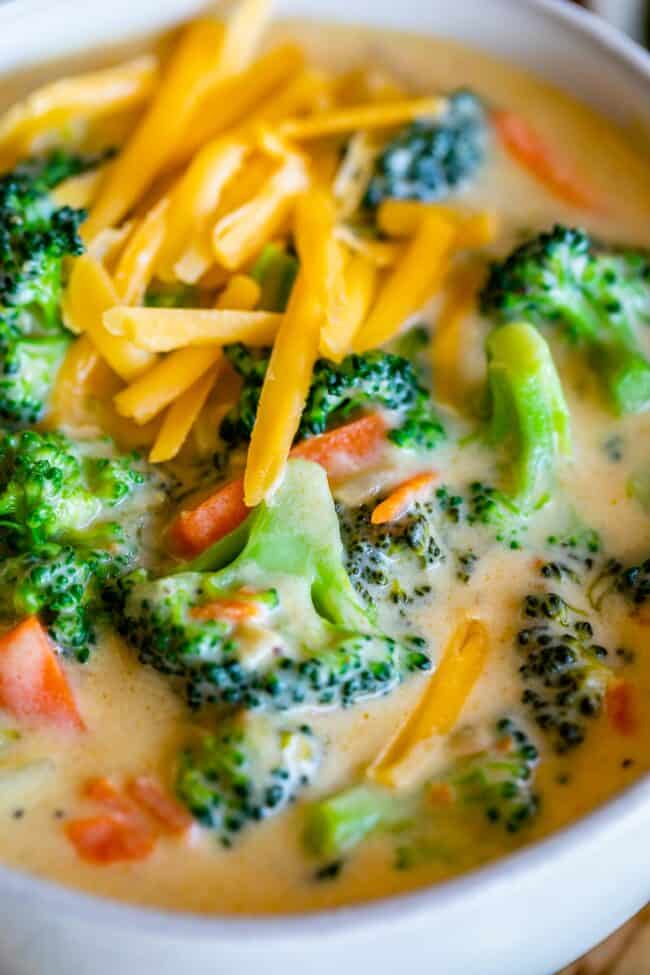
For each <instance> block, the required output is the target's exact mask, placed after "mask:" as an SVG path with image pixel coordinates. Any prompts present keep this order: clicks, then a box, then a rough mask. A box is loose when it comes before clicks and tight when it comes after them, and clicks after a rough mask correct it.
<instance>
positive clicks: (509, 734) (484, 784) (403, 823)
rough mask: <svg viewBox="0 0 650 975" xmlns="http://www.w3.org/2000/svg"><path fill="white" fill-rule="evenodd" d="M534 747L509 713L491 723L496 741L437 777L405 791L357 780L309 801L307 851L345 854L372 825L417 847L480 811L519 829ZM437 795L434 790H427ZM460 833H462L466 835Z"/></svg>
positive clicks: (530, 807)
mask: <svg viewBox="0 0 650 975" xmlns="http://www.w3.org/2000/svg"><path fill="white" fill-rule="evenodd" d="M537 759H538V754H537V749H536V748H535V746H534V745H533V744H532V742H531V741H530V739H529V738H528V737H527V735H526V734H524V732H523V731H521V730H519V729H518V728H517V727H516V726H515V724H514V723H513V722H512V721H511V720H510V719H509V718H504V719H502V720H500V721H499V722H497V725H496V728H495V735H494V744H493V745H492V746H491V747H490V748H488V749H485V750H483V751H481V752H477V753H475V754H473V755H469V756H465V757H461V758H459V759H457V761H456V762H455V763H453V764H452V766H451V767H450V768H449V769H448V770H447V771H446V772H444V773H443V774H442V775H441V776H439V777H436V778H435V779H433V780H429V781H428V782H427V783H426V784H425V785H424V786H422V787H419V788H417V789H415V790H412V791H409V792H402V791H397V792H393V791H388V790H386V789H383V788H381V787H379V786H376V785H370V784H368V785H357V786H353V787H352V788H351V789H347V790H344V791H343V792H339V793H336V794H335V795H333V796H329V797H328V798H326V799H322V800H320V801H318V802H314V803H312V804H311V805H309V806H308V807H307V810H306V821H305V831H304V839H305V844H306V846H307V848H308V849H309V851H310V852H311V853H313V854H314V855H316V856H319V857H323V858H328V859H331V858H333V857H338V856H341V855H342V854H344V853H349V852H350V851H351V850H352V849H353V848H354V847H356V846H358V845H359V844H360V843H361V842H362V841H363V840H364V839H366V837H368V836H370V835H371V834H373V833H375V832H377V831H384V832H394V833H395V834H396V835H397V836H399V839H400V844H401V849H402V850H403V849H404V844H405V843H407V844H411V843H412V844H415V845H416V846H417V845H419V844H421V843H423V842H426V837H427V836H431V835H433V836H435V835H436V833H437V832H438V831H441V830H442V829H444V828H445V826H446V825H447V824H446V823H445V819H446V818H447V817H451V818H452V820H453V821H455V822H456V823H457V825H458V826H459V828H460V829H462V831H463V834H464V835H465V834H466V828H467V826H469V825H470V824H471V822H472V820H475V819H476V817H477V816H478V818H479V820H483V821H485V820H486V819H487V820H488V821H489V822H490V823H494V824H499V825H500V826H501V827H502V828H504V829H505V830H506V832H508V833H515V832H518V831H519V830H520V829H521V828H522V826H523V825H524V824H525V823H527V822H528V821H529V820H531V819H532V818H533V816H534V815H535V814H536V812H537V809H538V806H539V800H538V798H537V795H536V793H535V790H534V778H533V769H534V768H535V765H536V764H537ZM440 786H444V787H446V788H447V789H448V790H449V798H450V800H451V803H450V805H449V806H446V805H445V806H440V807H437V806H436V804H435V802H433V801H432V787H433V789H434V790H437V789H439V787H440ZM433 794H434V795H435V792H434V793H433ZM465 839H466V836H465Z"/></svg>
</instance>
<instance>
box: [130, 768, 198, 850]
mask: <svg viewBox="0 0 650 975" xmlns="http://www.w3.org/2000/svg"><path fill="white" fill-rule="evenodd" d="M126 789H127V792H128V794H129V795H130V796H131V798H132V799H135V801H136V802H138V803H139V804H140V805H141V806H142V807H143V808H144V809H146V810H147V812H148V813H150V814H151V815H152V816H153V817H154V819H155V820H156V822H157V823H158V825H159V826H161V827H162V828H163V830H164V831H165V832H166V833H173V834H175V835H181V834H183V833H186V832H187V830H188V829H190V827H191V826H192V823H193V819H192V817H191V816H190V814H189V813H188V811H187V810H186V809H184V808H183V807H182V806H181V805H179V804H178V803H177V802H176V800H175V799H174V798H173V796H171V795H169V793H168V792H166V791H165V790H164V789H163V787H162V786H161V784H160V782H158V780H157V779H155V778H153V776H150V775H139V776H138V777H137V778H136V779H131V781H130V782H128V783H127V786H126Z"/></svg>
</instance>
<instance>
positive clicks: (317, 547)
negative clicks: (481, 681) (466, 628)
mask: <svg viewBox="0 0 650 975" xmlns="http://www.w3.org/2000/svg"><path fill="white" fill-rule="evenodd" d="M269 588H273V589H274V590H275V592H276V596H277V598H274V600H273V601H272V602H273V604H272V605H269V603H268V601H267V602H266V603H264V604H260V605H259V607H258V610H259V612H258V614H257V616H256V617H254V618H252V619H251V618H250V615H249V618H248V619H247V620H246V621H245V622H243V623H242V622H237V621H236V620H233V619H232V617H230V618H229V616H228V612H227V610H224V609H223V607H224V605H225V604H229V603H230V602H232V601H233V600H234V601H235V602H236V603H237V602H241V599H242V597H245V598H250V596H251V593H252V594H255V593H260V592H262V593H263V592H268V590H269ZM112 602H113V607H114V612H115V619H116V623H117V626H118V628H119V629H120V630H121V632H122V633H123V634H124V636H125V638H126V640H127V641H128V642H129V643H130V644H131V645H133V646H134V647H136V648H137V650H138V651H139V656H140V659H141V660H142V661H143V662H144V663H147V664H150V665H151V666H153V667H155V668H156V669H157V670H159V671H161V672H163V673H166V674H169V675H170V676H172V677H175V678H176V679H177V681H178V682H180V683H181V685H183V686H184V689H185V693H186V696H187V700H188V703H189V704H190V706H192V707H198V706H200V705H203V704H205V703H229V704H238V705H242V706H243V707H245V708H248V709H252V708H260V709H267V710H286V709H288V708H296V707H331V706H335V705H340V706H346V705H350V704H353V703H354V702H356V701H358V700H362V699H365V698H369V697H373V696H376V695H378V694H384V693H386V692H388V691H390V690H391V689H392V688H393V687H394V686H395V685H396V684H397V683H398V682H399V681H400V679H401V678H402V676H403V675H404V674H405V673H409V672H411V671H415V670H421V669H426V668H428V667H429V666H430V664H429V660H428V657H427V656H426V655H425V654H424V653H422V652H421V651H420V650H409V649H406V648H404V647H402V646H400V645H399V644H397V643H396V642H395V641H394V640H392V639H390V638H389V637H387V636H385V635H384V634H382V633H380V632H378V631H377V629H376V626H375V624H374V622H373V620H372V619H371V617H370V615H369V613H368V612H367V611H366V609H365V608H364V607H363V605H362V603H361V602H360V601H359V599H358V597H357V595H356V593H355V591H354V589H353V587H352V585H351V583H350V580H349V579H348V576H347V574H346V572H345V569H344V566H343V551H342V546H341V539H340V535H339V528H338V522H337V518H336V512H335V509H334V503H333V501H332V496H331V494H330V491H329V487H328V485H327V478H326V475H325V472H324V471H323V469H322V468H321V467H319V466H318V465H316V464H312V463H308V462H305V461H297V460H295V461H291V462H290V463H289V465H288V467H287V471H286V473H285V476H284V480H283V482H282V484H281V485H280V487H279V488H278V490H277V491H276V493H275V495H274V496H273V498H272V499H270V500H269V501H265V502H263V503H262V504H261V505H259V507H258V508H256V509H255V510H254V511H253V513H252V514H251V515H250V516H249V518H248V520H247V521H246V522H245V523H244V524H243V525H242V526H241V527H240V528H238V529H236V531H235V532H233V533H232V534H231V535H229V536H226V538H224V539H222V540H221V541H220V542H218V543H217V544H216V545H215V546H213V547H212V548H211V549H208V551H207V552H205V553H204V554H203V555H201V556H199V558H198V559H197V560H196V561H195V562H194V563H190V564H189V565H187V566H185V567H184V570H183V571H180V572H178V573H176V574H174V575H171V576H167V577H164V578H162V579H157V580H153V579H150V578H149V577H148V575H147V573H145V572H143V571H138V572H136V573H133V574H132V575H129V576H126V577H124V578H123V579H121V580H119V582H118V584H117V586H116V587H115V590H114V593H113V595H112Z"/></svg>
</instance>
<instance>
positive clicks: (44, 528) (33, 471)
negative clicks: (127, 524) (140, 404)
mask: <svg viewBox="0 0 650 975" xmlns="http://www.w3.org/2000/svg"><path fill="white" fill-rule="evenodd" d="M95 450H96V444H95V443H94V442H90V443H88V444H84V443H81V442H76V443H73V442H72V441H71V440H70V439H69V438H68V437H66V436H64V435H63V434H61V433H56V432H52V433H39V432H37V431H35V430H23V431H20V432H17V433H7V434H5V435H4V436H2V437H0V523H1V524H2V526H3V529H4V531H3V541H2V548H4V549H5V550H6V551H8V552H10V553H14V552H24V551H29V550H30V549H31V548H33V547H35V546H39V545H42V544H44V543H46V542H50V541H56V542H64V541H68V542H71V541H77V540H80V539H81V540H83V541H84V543H85V544H93V539H94V543H95V544H101V543H102V542H106V543H110V542H113V543H117V542H119V541H120V540H121V539H122V538H123V531H122V529H121V527H120V525H118V524H116V523H115V522H113V521H109V520H108V519H109V516H112V515H113V512H114V510H115V509H116V508H117V507H118V506H119V505H120V504H122V502H124V501H125V500H126V499H128V498H129V497H130V496H131V495H132V494H133V492H134V491H135V489H136V488H138V487H139V486H141V485H143V484H144V481H145V478H144V475H143V474H142V473H141V472H140V471H139V470H138V468H137V464H136V460H137V458H136V457H135V456H134V455H131V456H125V457H119V458H111V457H107V456H100V455H98V454H96V453H95V452H94V451H95ZM107 452H108V450H107ZM91 529H92V531H91Z"/></svg>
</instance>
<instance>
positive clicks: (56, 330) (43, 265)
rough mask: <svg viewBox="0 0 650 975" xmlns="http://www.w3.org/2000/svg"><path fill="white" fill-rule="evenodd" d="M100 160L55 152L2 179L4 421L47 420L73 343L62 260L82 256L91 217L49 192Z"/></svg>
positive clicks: (0, 395) (0, 391) (0, 364)
mask: <svg viewBox="0 0 650 975" xmlns="http://www.w3.org/2000/svg"><path fill="white" fill-rule="evenodd" d="M95 162H96V161H95V160H84V159H81V158H80V157H78V156H69V155H66V154H64V153H62V152H55V153H53V154H51V155H50V156H47V157H45V158H43V159H29V160H27V161H26V162H23V163H20V164H19V165H18V166H17V167H16V168H15V169H13V170H12V171H11V172H9V173H6V174H5V175H4V176H3V177H2V178H0V417H1V418H2V419H3V420H5V421H6V422H8V423H11V424H15V425H24V424H29V423H33V422H35V421H36V420H38V419H40V417H41V416H42V414H43V412H44V410H45V407H46V403H47V399H48V396H49V391H50V389H51V386H52V383H53V382H54V379H55V377H56V373H57V370H58V367H59V365H60V363H61V360H62V358H63V355H64V352H65V348H66V345H67V341H68V337H69V336H68V333H67V332H66V331H65V329H64V328H63V326H62V323H61V317H60V309H59V306H60V300H61V289H62V268H63V259H64V258H65V257H66V256H67V255H74V254H80V253H81V251H82V250H83V245H82V242H81V238H80V236H79V224H80V223H81V221H82V220H83V218H84V216H85V213H84V211H83V210H73V209H71V208H70V207H67V206H65V207H59V208H57V207H56V205H55V203H54V201H53V198H52V196H51V195H50V190H52V189H53V188H54V187H55V186H56V185H57V184H58V183H60V182H61V181H62V180H64V179H66V178H67V177H69V176H73V175H75V174H77V173H79V172H82V171H83V170H84V169H86V168H88V167H89V166H92V165H94V164H95Z"/></svg>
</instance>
